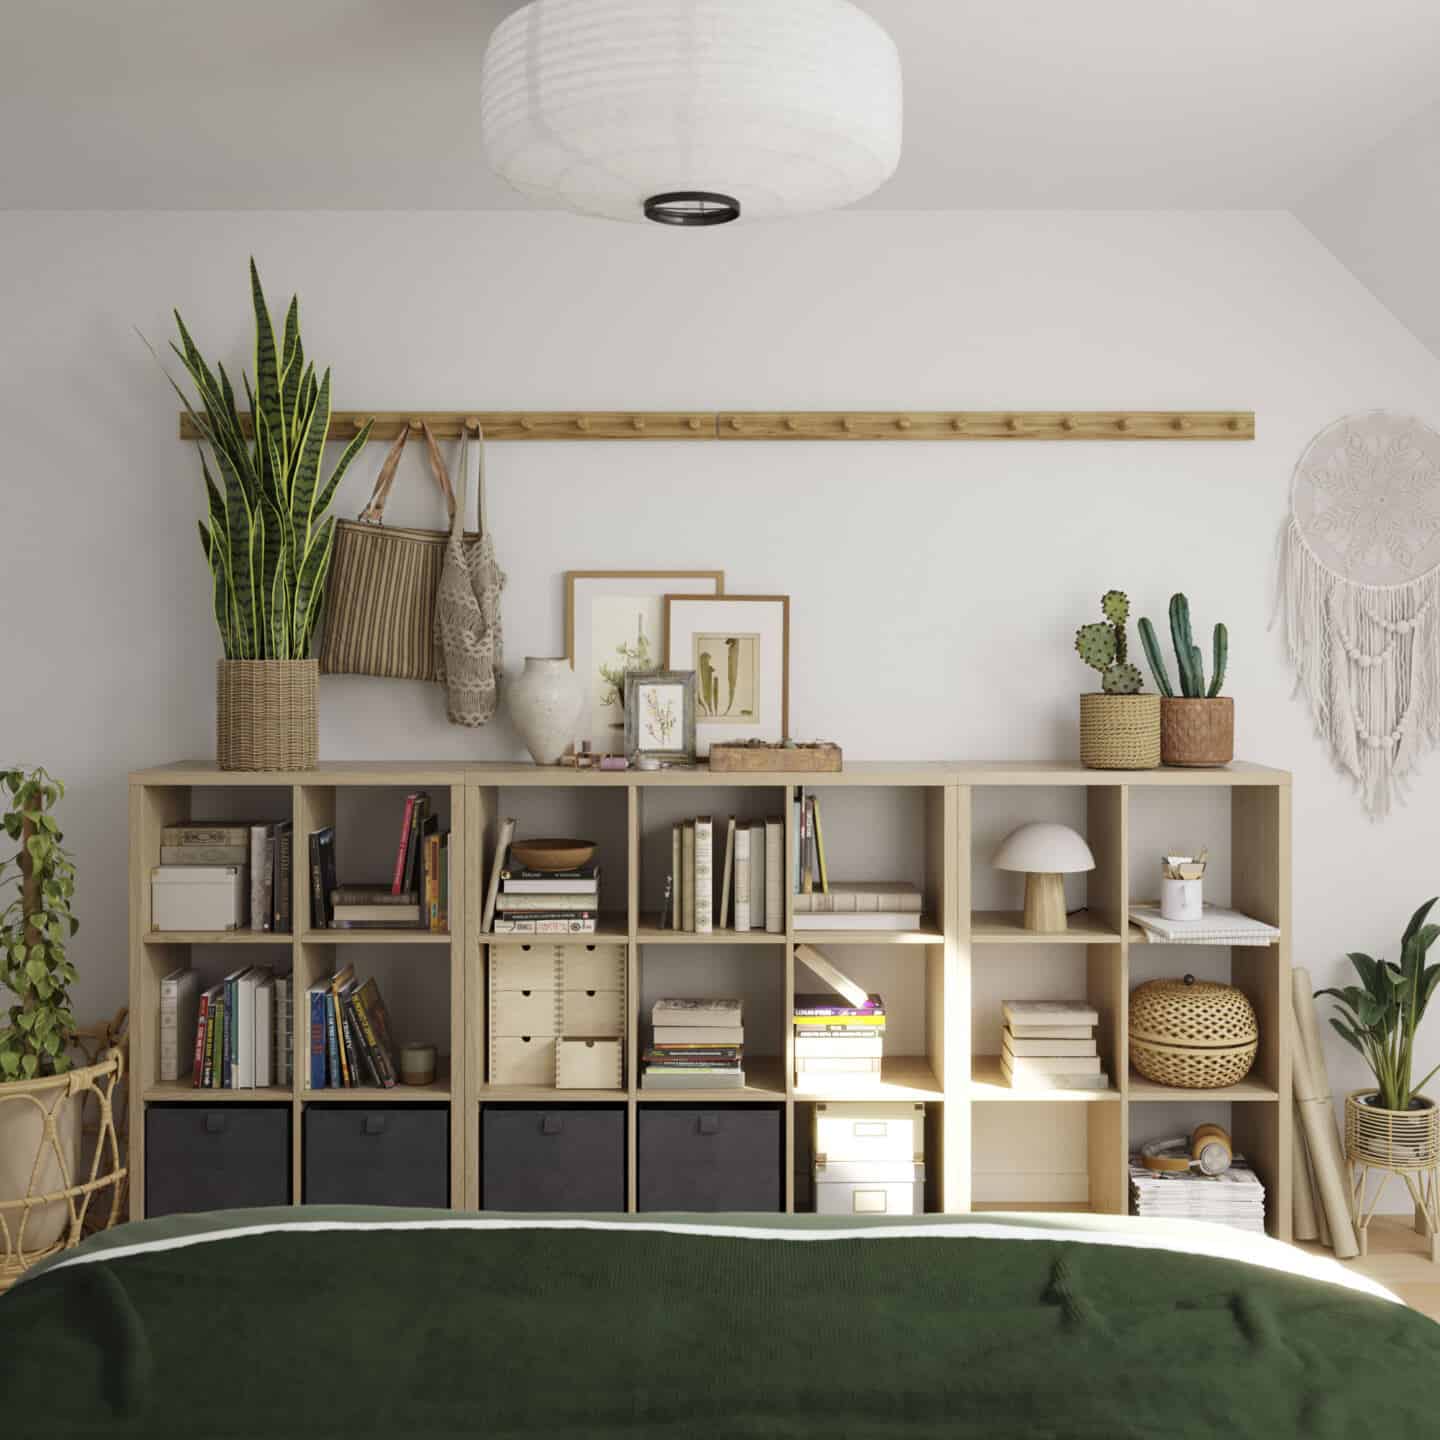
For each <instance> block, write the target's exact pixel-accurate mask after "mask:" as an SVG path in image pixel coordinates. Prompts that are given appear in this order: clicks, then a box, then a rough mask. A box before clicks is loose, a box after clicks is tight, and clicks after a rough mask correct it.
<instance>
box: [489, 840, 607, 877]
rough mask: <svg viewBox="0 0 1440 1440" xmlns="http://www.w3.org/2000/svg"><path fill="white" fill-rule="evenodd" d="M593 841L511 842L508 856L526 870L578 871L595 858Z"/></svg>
mask: <svg viewBox="0 0 1440 1440" xmlns="http://www.w3.org/2000/svg"><path fill="white" fill-rule="evenodd" d="M595 850H596V845H595V842H594V841H593V840H512V841H511V842H510V854H511V855H512V856H513V857H514V858H515V859H516V860H517V861H518V862H519V863H520V864H521V865H523V866H525V868H526V869H527V870H550V871H554V870H578V869H579V868H580V867H581V866H582V865H588V864H589V863H590V862H591V861H592V860H593V859H594V858H595Z"/></svg>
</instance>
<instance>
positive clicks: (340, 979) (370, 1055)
mask: <svg viewBox="0 0 1440 1440" xmlns="http://www.w3.org/2000/svg"><path fill="white" fill-rule="evenodd" d="M306 998H307V1000H308V1001H309V1018H310V1074H309V1077H308V1078H309V1084H310V1089H312V1090H354V1089H357V1088H359V1087H360V1086H363V1085H373V1086H377V1087H379V1088H381V1089H384V1090H392V1089H394V1087H395V1084H396V1081H397V1080H398V1078H399V1074H400V1068H399V1058H398V1052H397V1050H396V1048H395V1042H394V1039H393V1036H392V1032H391V1029H390V1015H389V1012H388V1011H387V1010H386V1009H385V1001H384V1000H383V999H382V998H381V995H380V986H379V985H378V984H377V983H376V980H375V978H374V976H371V977H370V979H368V980H366V981H365V982H364V983H363V984H361V983H360V981H359V980H357V979H356V976H355V967H354V966H353V965H346V966H345V967H344V969H342V970H338V971H336V973H335V974H334V975H332V976H331V977H330V978H329V979H328V980H324V981H322V982H321V983H320V984H318V985H312V986H311V987H310V989H309V990H307V991H306Z"/></svg>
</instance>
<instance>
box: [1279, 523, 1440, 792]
mask: <svg viewBox="0 0 1440 1440" xmlns="http://www.w3.org/2000/svg"><path fill="white" fill-rule="evenodd" d="M1278 549H1279V555H1278V560H1279V564H1278V567H1277V587H1276V616H1277V617H1283V622H1284V635H1285V649H1286V651H1287V652H1288V654H1289V656H1290V663H1291V664H1292V665H1293V666H1294V667H1295V689H1296V693H1301V692H1303V694H1304V696H1305V699H1306V701H1307V703H1308V704H1309V707H1310V715H1311V718H1312V719H1313V720H1314V722H1315V729H1316V732H1317V734H1319V735H1320V736H1321V737H1322V738H1323V739H1324V740H1325V741H1326V743H1327V744H1328V745H1329V747H1330V753H1331V756H1332V758H1333V759H1334V761H1335V765H1336V768H1337V769H1339V770H1340V771H1341V773H1343V774H1347V775H1349V776H1350V777H1351V779H1353V780H1354V781H1355V783H1356V784H1357V785H1358V787H1359V788H1360V791H1361V794H1362V797H1363V799H1364V804H1365V808H1366V810H1368V811H1369V813H1370V816H1371V818H1372V819H1381V818H1383V817H1384V816H1386V815H1388V814H1389V813H1390V808H1391V803H1392V801H1393V799H1394V798H1395V797H1396V795H1401V796H1403V794H1404V787H1405V782H1406V780H1407V779H1408V777H1409V776H1410V775H1412V774H1413V773H1414V772H1415V771H1416V770H1417V769H1418V767H1419V763H1420V758H1421V756H1422V755H1423V754H1424V752H1425V751H1426V750H1429V749H1432V748H1434V747H1435V746H1436V745H1437V744H1440V570H1431V571H1430V572H1429V573H1427V574H1425V575H1422V576H1420V577H1419V578H1418V579H1416V580H1413V581H1411V582H1409V583H1408V584H1404V585H1356V584H1353V583H1352V582H1350V581H1348V580H1345V579H1343V578H1341V577H1340V576H1337V575H1335V574H1334V573H1333V572H1332V571H1330V570H1327V569H1326V568H1325V567H1324V566H1323V565H1321V564H1320V562H1319V561H1318V560H1316V558H1315V556H1314V554H1313V552H1312V551H1311V549H1310V547H1309V546H1308V545H1307V544H1306V543H1305V539H1304V536H1303V535H1302V534H1301V532H1300V528H1299V526H1298V525H1297V524H1296V523H1295V520H1294V519H1293V517H1292V518H1291V519H1290V520H1289V521H1288V522H1287V524H1286V526H1285V529H1284V531H1283V532H1282V533H1281V536H1280V543H1279V547H1278ZM1272 624H1273V620H1272Z"/></svg>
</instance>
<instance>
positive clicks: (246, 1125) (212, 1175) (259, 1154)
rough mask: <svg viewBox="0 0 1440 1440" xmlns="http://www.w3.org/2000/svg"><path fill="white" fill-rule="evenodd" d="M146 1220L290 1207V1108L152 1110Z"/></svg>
mask: <svg viewBox="0 0 1440 1440" xmlns="http://www.w3.org/2000/svg"><path fill="white" fill-rule="evenodd" d="M145 1158H146V1160H147V1161H148V1162H149V1163H148V1165H147V1166H146V1169H145V1213H146V1215H149V1216H152V1217H153V1216H156V1215H177V1214H183V1213H186V1212H189V1211H194V1210H237V1209H246V1208H249V1207H251V1206H257V1205H288V1204H289V1203H290V1107H289V1106H288V1105H233V1104H225V1105H198V1104H194V1103H181V1104H175V1105H151V1106H150V1107H149V1108H148V1109H147V1110H146V1112H145Z"/></svg>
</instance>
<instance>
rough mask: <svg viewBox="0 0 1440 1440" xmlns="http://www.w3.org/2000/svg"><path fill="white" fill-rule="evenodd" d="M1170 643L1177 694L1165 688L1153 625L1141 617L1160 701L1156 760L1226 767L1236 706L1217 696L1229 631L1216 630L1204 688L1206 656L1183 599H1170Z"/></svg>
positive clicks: (1222, 680)
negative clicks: (1173, 648) (1176, 681)
mask: <svg viewBox="0 0 1440 1440" xmlns="http://www.w3.org/2000/svg"><path fill="white" fill-rule="evenodd" d="M1170 640H1171V644H1172V645H1173V646H1174V647H1175V668H1176V674H1177V676H1178V677H1179V681H1180V692H1179V694H1176V692H1175V689H1174V688H1173V687H1172V685H1171V684H1170V672H1169V671H1168V670H1167V669H1166V666H1165V656H1164V655H1163V653H1162V652H1161V649H1160V641H1159V638H1158V637H1157V635H1156V633H1155V626H1154V625H1153V624H1152V623H1151V621H1150V618H1149V617H1148V616H1145V617H1142V619H1141V621H1140V643H1141V644H1142V645H1143V646H1144V647H1145V657H1146V659H1147V660H1148V661H1149V662H1150V673H1151V674H1152V675H1153V676H1154V677H1155V688H1156V689H1157V690H1158V691H1159V692H1160V696H1161V700H1160V741H1161V758H1162V760H1163V761H1164V763H1165V764H1166V765H1224V764H1227V763H1228V762H1229V761H1230V760H1231V759H1232V758H1233V757H1234V753H1235V705H1234V702H1233V701H1232V700H1231V699H1230V697H1229V696H1228V695H1221V694H1220V691H1221V688H1222V687H1223V686H1224V684H1225V671H1226V667H1227V666H1228V664H1229V660H1230V632H1229V631H1228V630H1227V629H1226V627H1225V625H1224V623H1223V622H1222V623H1218V624H1217V625H1216V626H1215V630H1214V633H1213V639H1212V668H1211V672H1210V683H1209V685H1208V686H1207V685H1206V683H1205V657H1204V655H1203V654H1202V653H1201V650H1200V647H1199V646H1198V645H1197V644H1196V643H1195V637H1194V635H1193V633H1192V631H1191V628H1190V601H1189V600H1188V599H1187V598H1186V597H1185V596H1184V595H1182V594H1176V595H1172V596H1171V597H1170Z"/></svg>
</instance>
